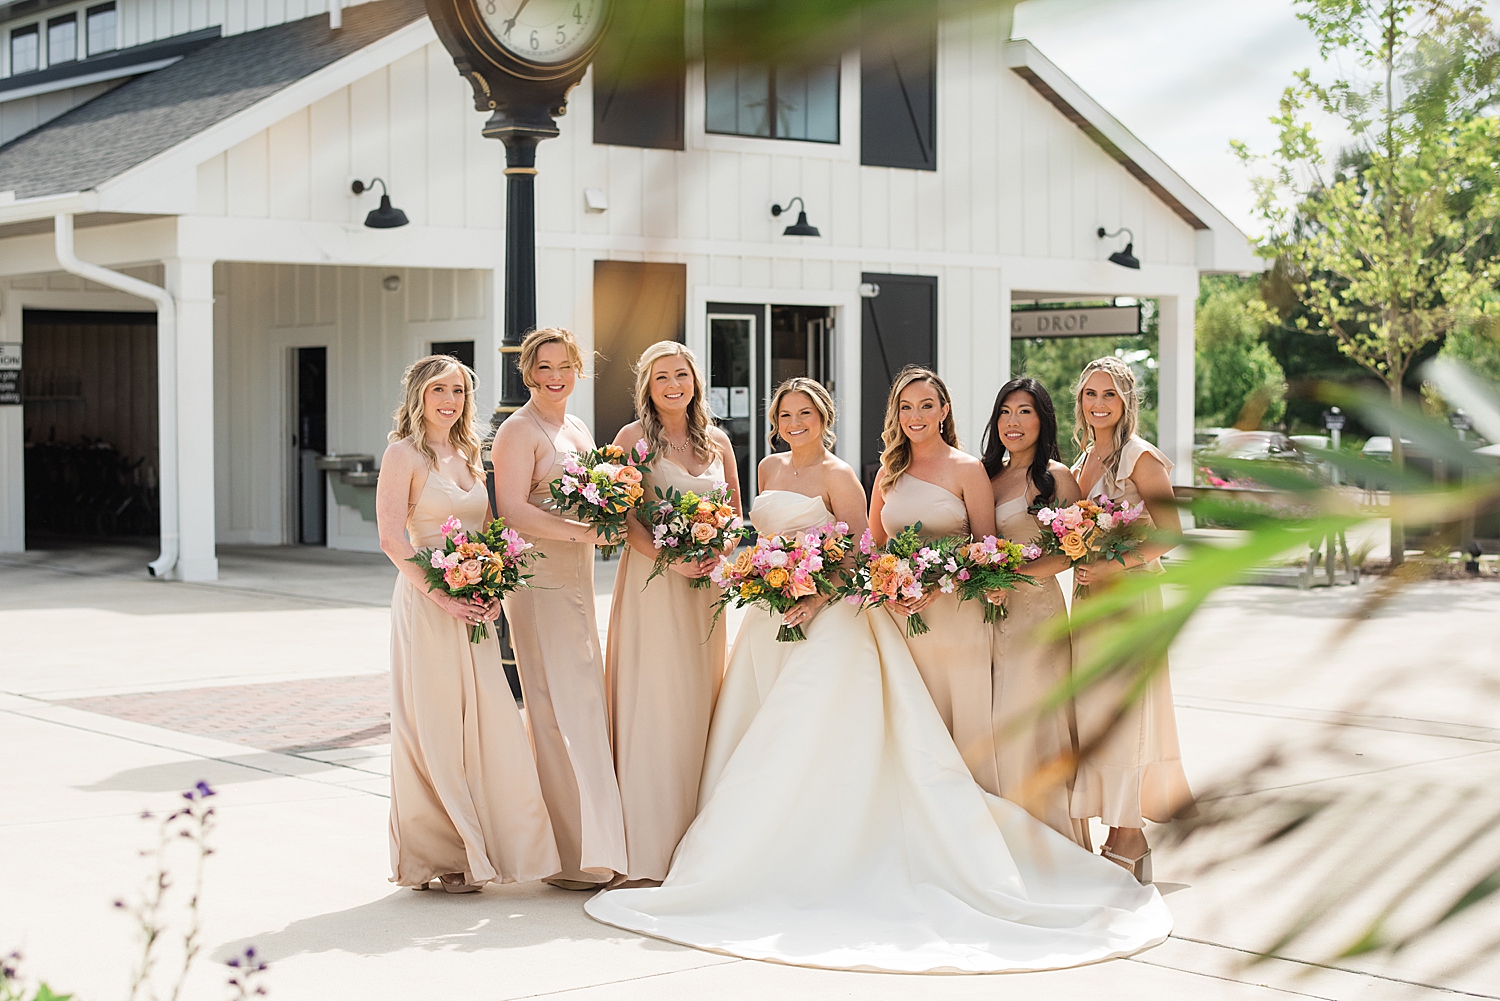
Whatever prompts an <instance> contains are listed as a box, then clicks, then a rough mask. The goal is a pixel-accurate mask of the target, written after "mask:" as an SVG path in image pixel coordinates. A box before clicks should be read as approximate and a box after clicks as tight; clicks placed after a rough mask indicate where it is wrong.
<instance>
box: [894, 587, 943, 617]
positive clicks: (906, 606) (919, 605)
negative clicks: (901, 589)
mask: <svg viewBox="0 0 1500 1001" xmlns="http://www.w3.org/2000/svg"><path fill="white" fill-rule="evenodd" d="M937 596H938V592H937V589H936V588H928V589H926V590H924V591H923V592H922V597H920V598H902V599H900V600H898V601H894V602H892V604H893V605H895V606H896V608H898V609H899V610H900V611H901V614H902V615H916V614H917V613H918V612H920V611H921V610H922V609H924V608H926V607H927V606H928V605H930V604H932V603H933V602H934V601H936V600H937Z"/></svg>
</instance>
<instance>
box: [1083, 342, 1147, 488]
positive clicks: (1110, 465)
mask: <svg viewBox="0 0 1500 1001" xmlns="http://www.w3.org/2000/svg"><path fill="white" fill-rule="evenodd" d="M1095 372H1103V373H1104V374H1106V375H1108V376H1109V378H1110V381H1111V382H1113V383H1114V384H1115V392H1117V393H1119V394H1120V401H1121V402H1122V403H1123V404H1124V409H1123V411H1122V412H1121V414H1120V422H1119V423H1118V424H1116V425H1115V429H1114V434H1113V439H1114V440H1113V441H1111V442H1110V443H1109V444H1110V453H1109V455H1108V457H1106V458H1105V459H1104V462H1103V467H1104V471H1105V472H1106V473H1108V474H1109V478H1110V479H1111V480H1113V479H1114V478H1115V475H1116V474H1117V473H1118V472H1119V470H1120V449H1122V448H1124V447H1125V443H1126V442H1127V441H1129V440H1130V439H1131V438H1134V437H1135V431H1136V427H1137V425H1138V424H1139V423H1140V414H1141V401H1140V396H1139V394H1138V393H1137V392H1136V385H1135V372H1134V371H1133V370H1132V369H1131V368H1130V366H1129V365H1127V364H1125V363H1124V362H1123V361H1121V360H1120V359H1118V358H1116V357H1115V356H1113V355H1105V356H1104V357H1103V358H1095V359H1094V360H1093V361H1091V362H1089V363H1088V364H1087V365H1085V366H1084V367H1083V371H1082V372H1080V373H1079V374H1078V381H1077V382H1075V383H1074V384H1073V416H1074V420H1075V422H1076V423H1075V425H1074V427H1073V443H1074V444H1075V445H1077V446H1078V448H1079V451H1080V452H1084V451H1087V450H1088V449H1091V448H1093V447H1094V429H1093V428H1092V427H1090V426H1089V422H1088V420H1087V418H1085V416H1084V413H1083V384H1084V383H1086V382H1088V381H1089V376H1091V375H1093V374H1094V373H1095Z"/></svg>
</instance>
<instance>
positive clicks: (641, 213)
mask: <svg viewBox="0 0 1500 1001" xmlns="http://www.w3.org/2000/svg"><path fill="white" fill-rule="evenodd" d="M334 2H335V3H337V2H338V0H334ZM705 2H706V3H710V4H711V3H714V2H717V0H685V9H684V36H685V38H686V39H687V40H688V41H691V40H692V33H693V31H694V30H695V27H694V26H695V23H696V12H697V11H700V10H701V9H702V4H703V3H705ZM619 10H620V15H619V16H618V23H617V25H616V28H615V33H616V34H623V33H625V32H627V31H628V29H629V16H628V6H621V7H620V8H619ZM331 20H339V21H341V25H340V26H339V27H337V28H332V27H330V21H331ZM1010 22H1011V19H1010V10H1009V8H1008V7H1006V6H1004V5H997V7H995V8H993V9H987V10H985V11H984V12H982V13H979V14H974V13H972V12H966V13H963V14H962V15H959V16H955V17H952V18H948V19H945V20H942V21H940V22H939V23H937V24H935V26H934V28H933V37H932V39H931V45H930V51H927V52H922V51H917V52H914V53H903V54H902V55H901V56H900V57H899V59H897V58H894V57H893V56H892V55H891V53H890V52H889V51H888V50H887V51H880V50H878V49H874V48H873V46H872V47H870V49H869V50H867V51H860V50H854V51H850V52H848V53H846V54H845V55H844V56H843V58H842V59H841V60H839V61H837V62H836V63H830V64H829V65H827V66H823V67H780V68H777V69H775V70H772V71H770V72H760V73H757V72H754V71H751V70H746V69H745V68H743V67H740V68H736V67H733V66H728V67H725V66H716V65H714V64H713V63H712V62H711V61H710V62H709V64H708V65H707V67H706V68H705V66H704V65H703V64H698V63H691V64H690V63H688V62H687V61H686V60H684V62H683V72H682V74H681V78H680V80H679V81H678V82H677V84H676V85H675V86H672V85H665V86H662V85H658V86H655V87H650V88H643V87H640V86H634V85H631V84H630V83H628V82H627V83H625V84H621V83H620V76H619V69H620V59H621V57H619V56H617V55H615V51H617V50H611V52H609V53H606V54H602V55H601V57H600V59H599V60H598V61H596V63H595V66H594V68H593V69H592V70H591V71H590V74H589V75H588V76H586V77H585V78H584V81H583V83H582V84H581V85H580V86H579V87H577V88H576V89H575V90H574V91H573V93H572V95H571V98H570V101H569V107H568V113H567V115H566V116H565V117H564V118H563V119H561V120H560V125H561V128H562V135H561V137H560V138H557V139H554V140H549V141H547V142H545V143H543V144H542V145H541V147H540V149H539V151H538V159H537V166H538V170H539V174H538V178H537V243H538V252H537V270H538V302H537V316H538V322H539V323H541V324H543V325H563V326H568V327H570V328H572V329H573V330H575V331H576V332H577V333H578V334H579V336H580V339H581V340H582V341H583V342H584V343H585V344H586V345H592V346H593V347H594V348H596V349H597V350H598V351H599V352H600V353H601V355H602V358H601V360H600V362H599V372H598V379H597V380H596V381H594V382H591V383H585V384H583V386H582V387H581V388H580V391H579V392H578V393H577V394H576V395H575V397H574V400H575V403H576V407H575V410H576V412H577V413H578V415H579V416H580V417H582V418H583V419H584V420H585V421H586V422H591V423H592V424H593V427H594V430H595V434H596V436H597V437H600V438H607V437H609V436H612V435H613V434H614V431H615V429H616V428H617V427H618V426H619V425H620V423H622V422H623V420H625V419H628V416H629V415H628V403H627V402H625V400H626V397H625V392H626V389H625V387H626V386H627V384H628V382H629V376H628V373H627V371H626V366H627V365H628V363H629V361H630V359H631V358H632V357H633V352H634V350H637V349H638V347H639V346H642V345H644V344H645V343H649V342H650V341H652V340H656V339H658V338H660V337H662V336H668V337H670V336H680V337H682V338H683V339H684V340H686V342H687V343H688V344H689V345H690V346H692V347H693V348H694V349H695V350H696V351H697V352H698V354H699V356H700V358H705V359H706V360H707V364H708V367H709V368H711V370H712V378H711V382H712V384H713V390H714V400H715V405H716V407H718V408H720V409H721V411H722V412H723V414H724V416H725V417H726V418H727V419H728V420H729V425H730V428H731V431H732V433H733V434H734V435H735V436H736V438H737V441H738V442H743V443H744V444H745V446H746V451H747V455H746V460H747V465H748V467H749V468H751V469H753V462H749V461H748V460H749V459H752V458H753V456H752V455H750V454H748V453H749V452H750V450H751V449H754V448H759V447H762V446H761V445H760V442H761V441H762V440H763V436H762V432H761V425H760V423H758V422H757V421H756V420H755V410H756V401H763V399H764V396H765V393H766V391H767V389H768V387H769V386H770V385H771V384H772V383H773V382H775V381H778V380H779V379H780V378H783V377H785V376H786V375H790V374H797V373H804V372H805V373H809V374H812V375H814V376H816V377H820V378H823V379H825V380H827V381H828V382H830V383H832V384H833V387H834V389H835V393H836V395H837V397H838V399H839V403H840V407H841V419H840V425H841V426H840V428H839V433H840V439H839V445H838V450H839V452H840V454H841V455H843V456H844V457H845V458H847V459H848V460H849V461H851V462H852V463H854V464H855V465H856V467H857V468H858V467H861V466H866V465H868V463H870V462H871V461H873V459H874V457H875V455H876V454H877V446H878V441H877V435H878V429H879V423H880V409H881V408H882V407H883V404H884V398H885V393H886V388H887V386H888V384H889V381H888V376H887V372H888V371H893V370H894V369H895V368H897V367H899V365H900V364H902V363H903V362H905V361H910V360H915V361H922V362H927V363H934V364H935V365H936V367H937V369H938V370H939V371H940V372H941V374H942V375H943V377H944V378H945V379H946V380H947V381H948V383H949V385H950V386H951V388H952V391H953V393H954V396H955V408H956V416H957V419H958V421H959V427H960V429H961V431H962V432H963V433H964V435H965V438H966V441H967V443H968V444H969V445H970V447H977V444H978V439H979V435H980V433H981V430H982V424H983V422H984V421H985V420H986V419H987V417H988V413H989V409H990V404H991V402H992V398H993V394H994V392H995V390H996V389H997V388H998V386H999V385H1000V383H1001V382H1003V381H1004V380H1005V379H1006V378H1007V377H1008V373H1009V366H1010V322H1009V320H1010V312H1011V307H1012V303H1014V302H1019V301H1033V300H1042V299H1097V298H1108V297H1114V296H1133V297H1145V298H1153V299H1156V300H1158V301H1159V303H1160V306H1161V313H1160V386H1161V389H1160V403H1159V427H1160V434H1159V437H1160V444H1161V446H1162V447H1163V448H1164V449H1165V450H1166V451H1167V452H1168V453H1169V454H1170V455H1172V456H1173V457H1174V458H1175V459H1177V460H1178V463H1179V465H1178V471H1179V473H1181V474H1185V475H1190V472H1191V471H1190V468H1189V463H1188V462H1187V461H1186V460H1187V459H1188V457H1189V456H1190V450H1191V444H1192V432H1193V305H1194V301H1195V299H1196V296H1197V293H1198V278H1199V275H1200V274H1202V273H1204V272H1211V271H1249V270H1252V269H1255V268H1256V264H1255V261H1254V258H1253V257H1252V255H1251V253H1250V249H1249V246H1248V244H1247V241H1246V239H1245V237H1244V236H1243V235H1242V234H1241V233H1240V232H1238V231H1237V230H1236V229H1235V227H1234V226H1233V225H1232V224H1230V223H1229V222H1228V221H1227V220H1226V219H1225V218H1224V217H1223V215H1221V214H1220V213H1219V212H1218V211H1216V210H1215V209H1214V208H1213V206H1211V205H1210V204H1208V202H1207V201H1206V200H1205V199H1204V198H1203V197H1202V196H1200V195H1199V194H1198V193H1197V192H1195V191H1194V190H1193V189H1192V188H1191V187H1190V186H1189V185H1187V184H1186V183H1185V182H1184V181H1183V180H1182V179H1181V178H1180V177H1178V176H1177V175H1176V174H1175V173H1174V172H1173V171H1172V170H1171V169H1170V168H1169V167H1168V166H1167V165H1166V164H1164V163H1163V162H1162V161H1161V160H1159V159H1158V158H1157V157H1156V156H1154V155H1153V154H1152V153H1151V152H1150V151H1149V150H1148V149H1146V148H1145V146H1143V145H1142V144H1141V143H1140V142H1139V141H1138V140H1136V139H1135V138H1134V137H1133V136H1131V135H1130V133H1129V132H1128V131H1127V130H1125V129H1124V128H1123V127H1122V126H1121V125H1120V124H1119V123H1118V122H1117V121H1115V120H1114V119H1113V118H1112V117H1110V116H1109V115H1108V114H1107V113H1106V112H1105V111H1104V110H1103V109H1102V108H1101V107H1100V106H1099V105H1098V104H1097V103H1096V102H1095V101H1094V100H1092V99H1091V98H1090V97H1089V96H1088V95H1087V94H1085V93H1084V92H1083V91H1082V90H1080V89H1079V88H1078V87H1077V86H1076V85H1075V84H1074V83H1073V82H1072V81H1071V80H1069V79H1068V78H1067V77H1066V76H1065V75H1064V74H1062V73H1061V72H1060V71H1059V70H1058V69H1057V68H1056V67H1055V66H1054V65H1053V64H1052V63H1050V62H1049V61H1048V60H1047V59H1046V57H1045V56H1044V55H1043V54H1042V53H1040V52H1039V51H1037V49H1036V48H1035V47H1033V46H1032V45H1031V44H1030V43H1029V42H1026V41H1024V40H1015V39H1011V38H1010ZM919 48H920V47H919ZM752 69H753V68H752ZM776 88H780V92H779V93H778V92H776ZM788 94H790V96H788ZM767 107H777V108H779V109H780V111H779V113H778V114H777V115H775V116H770V117H768V116H767V115H766V114H765V109H766V108H767ZM483 120H484V117H483V116H482V115H481V114H479V113H477V112H475V111H474V110H473V104H472V100H471V96H470V93H469V88H468V85H467V84H466V83H465V82H464V81H463V80H461V79H460V77H459V76H458V74H457V72H456V71H455V69H454V67H453V63H452V60H451V59H450V57H449V55H448V53H447V52H446V51H445V50H444V49H443V47H442V46H441V45H440V44H439V43H438V41H437V38H436V35H435V34H434V32H433V29H432V26H431V25H430V23H429V22H428V20H427V18H426V16H425V13H424V10H423V6H422V3H421V2H420V0H373V2H368V3H363V4H358V5H355V6H349V7H348V8H347V9H343V10H338V9H334V10H330V9H329V8H328V7H327V6H325V5H324V0H276V2H274V3H273V2H271V0H104V2H93V0H13V2H10V3H0V142H3V143H4V145H3V146H0V325H3V329H0V342H4V343H5V344H7V345H14V344H20V345H22V350H21V355H22V365H23V367H24V371H23V376H22V378H21V379H20V380H19V385H20V387H24V391H22V390H20V389H18V388H17V387H16V383H15V382H14V381H12V382H9V383H7V382H6V381H5V380H3V379H0V481H3V487H0V551H16V550H20V549H22V548H24V546H25V542H26V538H27V535H28V532H29V531H30V532H32V533H33V534H34V533H37V532H42V531H51V530H58V531H65V530H66V526H62V527H59V522H58V519H59V518H63V517H65V516H68V517H72V516H73V515H68V513H67V509H66V505H65V504H62V503H60V502H59V500H58V498H59V497H63V496H64V495H65V494H67V491H69V490H73V491H74V492H75V493H77V492H78V491H79V490H84V489H91V490H93V491H94V493H95V495H98V496H96V497H95V499H94V501H93V502H92V503H93V505H94V509H98V510H101V511H106V510H107V512H108V513H107V515H98V517H101V518H102V517H108V518H111V519H119V520H120V524H124V523H125V522H126V521H128V520H129V519H130V518H137V519H139V517H140V516H141V513H142V506H143V505H145V504H147V503H148V499H149V497H150V495H151V494H152V492H153V491H154V490H155V485H156V484H158V483H160V484H161V496H160V500H161V503H162V505H163V509H164V510H165V511H166V517H165V519H164V521H163V524H164V526H165V527H166V528H167V531H166V532H165V533H164V535H163V550H164V553H165V556H166V559H165V561H164V562H162V563H160V564H158V570H160V571H161V572H163V573H170V574H172V575H173V576H177V577H180V578H182V579H187V580H204V579H212V578H214V577H215V575H216V573H217V561H216V557H215V547H216V545H217V544H244V543H252V544H266V545H281V544H288V543H294V542H298V541H323V542H325V543H326V544H327V545H330V546H336V547H343V548H350V549H374V548H375V547H376V535H375V526H374V524H373V520H372V519H373V504H372V503H371V501H372V495H373V490H372V489H371V487H370V486H369V483H370V481H371V480H372V479H373V477H371V476H369V475H365V476H359V475H345V474H343V473H340V472H337V471H335V472H332V473H328V474H326V475H324V474H323V473H320V472H317V471H316V470H314V469H313V463H312V458H313V456H314V454H315V453H323V452H326V453H338V454H358V453H367V454H373V455H379V453H380V451H381V450H382V448H383V447H384V442H385V434H386V431H387V430H388V428H389V425H390V411H391V408H392V406H393V404H394V402H395V397H396V393H397V381H398V379H399V376H400V373H401V371H402V369H403V367H404V366H405V365H406V364H408V363H409V362H410V361H411V360H412V359H414V358H416V357H418V356H420V355H422V354H426V353H428V352H429V351H431V350H433V349H434V346H435V345H436V346H437V347H438V349H440V350H452V351H455V352H457V353H459V354H461V355H463V354H467V353H468V352H472V357H473V358H474V359H475V360H476V361H477V366H476V367H477V369H478V371H479V373H480V376H481V379H482V380H483V381H484V384H483V386H482V387H481V400H480V402H481V404H482V405H485V406H486V407H487V406H489V405H492V404H493V402H494V393H495V391H496V386H497V384H498V378H497V375H498V370H499V364H500V355H499V353H498V352H497V350H496V345H497V343H498V341H499V328H500V318H501V316H502V309H501V305H502V303H501V298H502V292H503V289H502V286H503V281H502V277H501V276H502V274H503V271H502V269H503V251H504V224H505V217H504V216H505V182H504V177H503V175H502V170H503V167H504V151H503V148H502V146H501V144H500V143H498V142H495V141H492V140H486V139H483V138H482V137H481V136H480V125H481V124H482V122H483ZM373 177H379V178H381V179H382V181H383V182H384V184H385V185H386V188H387V190H388V191H389V194H390V196H391V199H392V201H393V203H394V204H395V206H396V207H398V208H400V209H402V210H403V211H404V212H405V213H406V215H407V216H408V218H409V219H410V224H409V225H406V226H403V227H401V228H396V229H371V228H367V227H366V226H364V225H363V220H364V219H365V215H366V213H367V212H369V211H370V210H371V209H372V208H374V207H375V206H376V203H377V199H378V197H379V191H378V190H377V191H375V192H374V193H365V194H363V195H359V196H356V195H354V194H352V193H351V182H353V181H354V180H356V179H360V180H363V181H366V182H368V181H370V180H371V179H372V178H373ZM794 197H799V198H801V199H802V203H801V205H800V206H797V207H796V208H793V210H792V211H793V212H795V211H797V210H799V209H801V208H805V210H806V212H807V217H808V220H809V221H810V222H811V224H812V225H813V226H815V227H816V228H817V229H818V230H819V232H820V235H819V236H817V237H811V236H786V235H783V232H782V231H783V229H784V228H785V227H786V226H787V224H788V223H789V222H791V221H792V219H793V218H795V216H788V215H786V214H782V215H780V216H779V217H776V216H773V215H772V213H771V207H772V206H773V205H782V206H786V205H788V203H789V201H790V199H792V198H794ZM1122 226H1123V227H1128V228H1129V229H1130V230H1131V231H1132V234H1133V237H1134V250H1135V253H1136V255H1137V256H1138V257H1139V258H1140V261H1141V266H1140V268H1139V269H1138V270H1131V269H1126V268H1122V267H1120V266H1118V265H1116V264H1112V263H1110V262H1109V261H1108V256H1109V255H1110V253H1112V252H1114V251H1117V250H1119V249H1120V246H1121V245H1122V243H1123V238H1121V239H1118V240H1101V239H1099V238H1098V236H1097V235H1096V232H1097V230H1098V228H1099V227H1105V228H1107V229H1109V230H1111V231H1113V230H1115V229H1118V228H1120V227H1122ZM106 269H107V270H106ZM143 283H149V285H150V286H155V288H150V287H147V285H146V284H143ZM876 286H878V288H879V294H878V295H875V296H874V297H870V295H869V294H870V293H872V292H874V291H875V287H876ZM862 292H863V295H862ZM12 353H14V349H9V350H8V351H7V352H6V354H7V355H9V354H12ZM158 367H160V369H161V371H162V372H164V373H165V374H166V376H167V378H166V380H165V381H166V385H165V387H164V388H163V387H159V385H158V377H157V372H158ZM7 386H9V387H10V388H11V391H10V393H9V395H6V392H7V388H6V387H7ZM23 397H24V399H23ZM18 404H19V405H18ZM83 438H90V439H101V438H102V439H105V440H107V441H109V442H110V443H111V444H112V445H113V446H114V449H113V451H114V453H116V454H117V455H118V462H116V463H115V465H114V466H112V467H110V468H111V471H110V472H108V473H100V472H98V470H97V468H96V466H97V463H96V464H95V466H86V464H85V465H83V466H80V465H78V463H79V462H83V461H84V460H83V459H78V456H79V455H83V454H84V453H83V452H82V451H81V450H79V449H77V448H75V447H74V443H75V442H77V441H79V440H81V439H83ZM28 441H29V442H30V443H31V446H30V448H28V447H27V442H28ZM69 448H72V451H71V452H70V451H68V449H69ZM304 453H305V454H304ZM70 456H71V458H69V457H70ZM85 458H87V459H88V460H89V461H92V458H91V457H90V456H85ZM75 460H76V461H75ZM112 461H113V460H112ZM70 463H73V465H70ZM101 468H102V467H101ZM80 469H85V471H87V469H94V470H95V471H94V472H88V473H87V475H88V476H93V477H95V478H96V479H95V481H91V483H86V484H84V485H83V486H79V484H78V483H76V482H75V481H76V480H78V478H79V477H80V476H83V475H85V473H80V472H79V470H80ZM121 470H124V472H121ZM43 477H45V478H46V482H45V483H44V482H42V479H43ZM100 477H102V478H103V482H101V481H99V480H98V478H100ZM174 484H175V486H174ZM100 497H102V498H103V500H100V499H99V498H100ZM28 498H30V501H31V503H30V506H29V507H28ZM116 508H119V509H120V510H119V511H116V510H115V509H116ZM89 517H94V515H89ZM152 517H153V518H154V514H153V515H152ZM111 524H113V522H111ZM49 526H50V527H49ZM174 527H175V534H176V539H173V538H172V535H173V531H172V529H173V528H174Z"/></svg>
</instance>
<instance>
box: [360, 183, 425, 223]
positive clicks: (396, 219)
mask: <svg viewBox="0 0 1500 1001" xmlns="http://www.w3.org/2000/svg"><path fill="white" fill-rule="evenodd" d="M377 184H379V185H380V207H379V208H376V209H371V210H370V214H369V215H367V216H365V225H366V226H368V227H370V228H371V229H395V228H396V227H397V226H405V225H406V224H407V222H409V221H410V220H408V219H407V218H406V213H405V212H402V211H401V210H400V209H398V208H395V207H394V206H392V205H391V196H390V195H389V194H387V193H386V188H385V181H383V180H381V179H380V178H378V177H376V178H372V179H371V180H370V183H369V184H366V183H365V182H364V181H355V182H354V183H353V184H351V185H350V186H349V190H350V191H353V192H354V193H355V194H356V195H362V194H364V193H365V192H366V191H370V190H372V189H373V188H374V187H375V185H377Z"/></svg>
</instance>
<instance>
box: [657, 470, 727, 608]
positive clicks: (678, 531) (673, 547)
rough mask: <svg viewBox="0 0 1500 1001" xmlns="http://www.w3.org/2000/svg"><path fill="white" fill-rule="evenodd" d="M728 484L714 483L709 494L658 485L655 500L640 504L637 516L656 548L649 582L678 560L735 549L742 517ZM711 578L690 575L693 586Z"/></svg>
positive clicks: (694, 560)
mask: <svg viewBox="0 0 1500 1001" xmlns="http://www.w3.org/2000/svg"><path fill="white" fill-rule="evenodd" d="M729 500H730V497H729V484H727V483H715V484H714V488H713V489H712V490H710V491H709V492H708V493H706V494H697V493H694V492H693V491H691V490H689V491H688V492H687V493H680V492H678V490H677V489H676V488H674V487H668V488H667V489H666V491H665V492H663V491H662V489H661V487H657V488H656V500H654V501H648V502H646V503H644V504H642V505H641V506H640V508H639V509H638V510H637V512H636V516H637V517H638V518H640V519H641V524H643V525H645V526H646V527H647V528H649V529H651V543H652V545H654V546H655V547H656V562H655V563H654V564H653V565H652V567H651V574H650V576H648V577H647V578H646V583H648V584H649V583H651V581H652V579H653V578H655V577H657V576H659V575H661V574H663V573H665V572H666V570H667V567H669V566H671V565H672V564H673V563H676V562H678V561H679V560H686V561H689V562H694V563H696V562H697V561H699V560H701V559H704V558H706V557H710V556H718V555H720V554H721V553H723V552H724V551H725V550H727V549H732V548H734V544H735V543H736V542H737V541H739V537H740V532H739V528H740V520H739V519H738V518H736V517H735V516H734V508H732V507H730V506H729ZM711 583H712V581H711V580H709V578H708V577H690V578H688V584H689V585H690V586H692V587H707V586H708V585H709V584H711Z"/></svg>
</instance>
